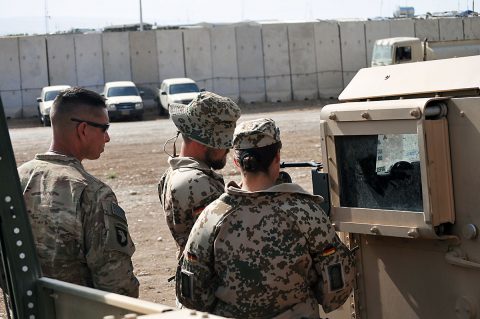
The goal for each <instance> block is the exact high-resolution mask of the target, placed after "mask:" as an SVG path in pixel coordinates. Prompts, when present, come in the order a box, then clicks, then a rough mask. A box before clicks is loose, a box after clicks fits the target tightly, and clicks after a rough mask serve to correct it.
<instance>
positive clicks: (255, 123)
mask: <svg viewBox="0 0 480 319" xmlns="http://www.w3.org/2000/svg"><path fill="white" fill-rule="evenodd" d="M278 142H280V130H279V129H278V127H276V126H275V122H274V121H273V120H272V119H267V118H262V119H258V120H251V121H246V122H243V123H241V124H240V125H239V126H238V127H237V128H236V129H235V133H234V134H233V148H234V149H236V150H244V149H250V148H259V147H264V146H268V145H271V144H275V143H278Z"/></svg>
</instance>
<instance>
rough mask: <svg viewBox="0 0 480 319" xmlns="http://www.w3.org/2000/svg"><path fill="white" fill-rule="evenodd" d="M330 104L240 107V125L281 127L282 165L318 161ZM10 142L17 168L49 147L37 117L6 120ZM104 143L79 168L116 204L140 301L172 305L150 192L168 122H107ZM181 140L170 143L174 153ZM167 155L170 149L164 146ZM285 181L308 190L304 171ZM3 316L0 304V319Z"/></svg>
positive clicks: (231, 175) (168, 251)
mask: <svg viewBox="0 0 480 319" xmlns="http://www.w3.org/2000/svg"><path fill="white" fill-rule="evenodd" d="M334 102H335V101H305V102H290V103H276V104H268V103H265V104H250V105H242V106H241V108H242V114H243V115H242V117H241V118H240V120H239V121H240V122H241V121H244V120H249V119H255V118H260V117H270V118H272V119H274V120H275V121H276V123H277V125H278V126H279V127H280V130H281V138H282V143H283V149H282V152H281V157H282V161H310V160H315V161H321V153H320V125H319V120H320V110H321V107H322V106H323V105H324V104H328V103H334ZM9 127H10V137H11V139H12V144H13V149H14V152H15V157H16V161H17V164H18V165H20V164H22V163H24V162H26V161H28V160H30V159H32V158H33V156H34V155H35V154H36V153H42V152H44V151H46V150H47V149H48V147H49V144H50V138H51V135H50V134H51V133H50V128H45V127H41V126H40V125H39V123H37V120H33V119H30V120H9ZM109 132H110V137H111V141H110V143H108V144H107V145H106V147H105V152H104V153H103V154H102V156H101V158H100V159H98V160H96V161H84V166H85V167H86V169H87V170H88V171H89V172H90V173H92V174H93V175H95V176H97V177H98V178H100V179H102V180H103V181H105V182H106V183H107V184H109V185H110V186H111V187H112V188H113V190H114V192H115V193H116V195H117V198H118V201H119V204H120V206H122V207H123V209H124V210H125V211H126V212H127V218H128V222H129V229H130V232H131V235H132V238H133V240H134V242H135V244H136V252H135V254H134V256H133V263H134V268H135V273H136V275H137V277H138V279H139V281H140V298H141V299H145V300H148V301H153V302H157V303H162V304H166V305H169V306H175V287H174V283H173V282H170V283H169V282H167V278H169V277H171V276H172V275H174V272H175V266H176V260H175V244H174V241H173V239H172V237H171V235H170V232H169V230H168V227H167V225H166V223H165V219H164V214H163V210H162V208H161V206H160V203H159V200H158V194H157V182H158V180H159V177H160V176H161V175H162V173H163V172H164V171H165V169H166V168H167V165H168V164H167V158H168V155H167V154H165V153H164V151H163V146H164V143H165V141H166V140H167V139H168V138H170V137H172V136H174V135H175V132H176V130H175V126H174V125H173V122H172V121H171V120H170V119H168V118H166V117H163V118H160V117H157V116H156V115H154V114H150V115H147V116H146V119H145V120H144V121H141V122H128V121H127V122H115V123H112V126H111V128H110V130H109ZM180 145H181V141H178V142H177V150H179V149H180ZM166 149H167V151H168V152H169V153H171V152H172V145H171V144H169V145H168V146H167V148H166ZM228 157H229V158H228V163H227V166H226V167H225V168H224V169H223V170H222V171H221V173H222V174H223V175H224V178H225V180H226V181H229V180H236V181H238V180H239V174H238V173H237V171H236V169H235V168H234V165H233V159H232V156H231V154H228ZM288 172H289V173H290V175H291V176H292V178H293V180H294V181H295V182H297V183H299V184H300V185H302V186H303V187H304V188H305V189H307V190H309V191H311V190H312V187H311V180H310V178H311V177H310V169H309V168H293V169H289V170H288ZM4 316H5V310H4V306H3V300H2V303H1V307H0V319H1V318H2V317H4Z"/></svg>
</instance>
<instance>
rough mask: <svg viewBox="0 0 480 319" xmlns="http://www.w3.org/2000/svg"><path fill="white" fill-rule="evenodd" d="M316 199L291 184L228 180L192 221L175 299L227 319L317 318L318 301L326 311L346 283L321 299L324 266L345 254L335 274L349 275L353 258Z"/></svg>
mask: <svg viewBox="0 0 480 319" xmlns="http://www.w3.org/2000/svg"><path fill="white" fill-rule="evenodd" d="M321 200H322V199H321V197H320V196H313V195H310V194H308V193H307V192H306V191H304V190H303V189H302V188H301V187H300V186H298V185H296V184H292V183H284V184H280V185H275V186H273V187H271V188H269V189H266V190H263V191H258V192H248V191H244V190H242V189H240V188H238V187H237V186H236V185H234V184H233V183H230V184H229V186H228V188H227V193H226V194H223V195H222V196H221V197H220V198H219V199H217V200H216V201H215V202H213V203H212V204H211V205H209V206H207V208H206V209H205V210H204V211H203V213H202V214H201V215H200V217H199V218H198V220H197V221H196V223H195V225H194V226H193V229H192V231H191V234H190V237H189V239H188V242H187V244H186V247H185V251H184V253H183V258H182V259H183V260H182V267H181V273H180V274H177V276H179V277H180V278H177V285H179V287H177V297H178V298H179V300H180V302H181V303H182V304H183V305H184V306H186V307H189V308H195V309H197V310H201V311H209V312H213V313H214V314H217V315H221V316H226V317H234V318H319V307H318V303H319V302H322V301H325V305H326V307H324V308H326V309H325V310H326V311H327V312H328V311H331V310H332V309H335V308H338V307H339V306H341V305H342V304H343V302H344V301H345V300H346V298H347V297H348V295H349V293H350V290H351V285H350V284H351V282H350V284H343V286H340V285H336V286H330V288H332V289H331V290H335V291H333V295H332V294H330V296H329V297H328V300H327V299H324V297H325V296H327V294H328V293H329V292H328V291H322V287H324V280H325V281H327V276H325V275H324V273H325V272H324V270H325V269H326V267H328V266H329V265H330V264H334V263H335V262H337V261H338V260H339V259H341V258H346V259H347V260H346V261H347V262H346V263H344V267H343V269H340V272H339V273H340V274H341V275H342V276H343V279H345V281H347V280H349V281H351V280H352V279H351V278H353V272H354V269H353V268H352V265H353V259H352V256H351V255H350V254H349V253H350V251H349V250H348V248H347V247H346V246H345V245H344V244H343V243H342V242H341V241H340V240H339V239H338V237H337V235H336V233H335V230H334V228H333V226H332V224H331V223H330V221H329V219H328V217H327V216H326V215H325V213H324V212H323V211H322V209H321V207H320V205H319V204H320V203H321ZM179 279H180V280H179ZM327 290H328V289H327ZM331 292H332V291H330V293H331ZM178 294H180V295H178Z"/></svg>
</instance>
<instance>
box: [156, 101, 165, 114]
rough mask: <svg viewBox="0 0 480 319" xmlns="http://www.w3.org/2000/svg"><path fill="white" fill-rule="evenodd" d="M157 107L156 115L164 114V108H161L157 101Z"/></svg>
mask: <svg viewBox="0 0 480 319" xmlns="http://www.w3.org/2000/svg"><path fill="white" fill-rule="evenodd" d="M157 108H158V115H160V116H163V115H165V109H164V108H163V106H162V103H160V102H158V103H157Z"/></svg>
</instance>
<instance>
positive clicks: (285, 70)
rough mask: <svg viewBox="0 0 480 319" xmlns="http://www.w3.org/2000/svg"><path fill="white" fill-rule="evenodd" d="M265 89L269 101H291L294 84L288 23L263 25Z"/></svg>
mask: <svg viewBox="0 0 480 319" xmlns="http://www.w3.org/2000/svg"><path fill="white" fill-rule="evenodd" d="M262 38H263V59H264V64H265V91H266V98H267V101H269V102H278V101H290V100H291V99H292V84H291V77H290V73H291V72H290V55H289V52H288V49H289V48H288V34H287V25H286V24H266V25H264V26H263V27H262Z"/></svg>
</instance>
